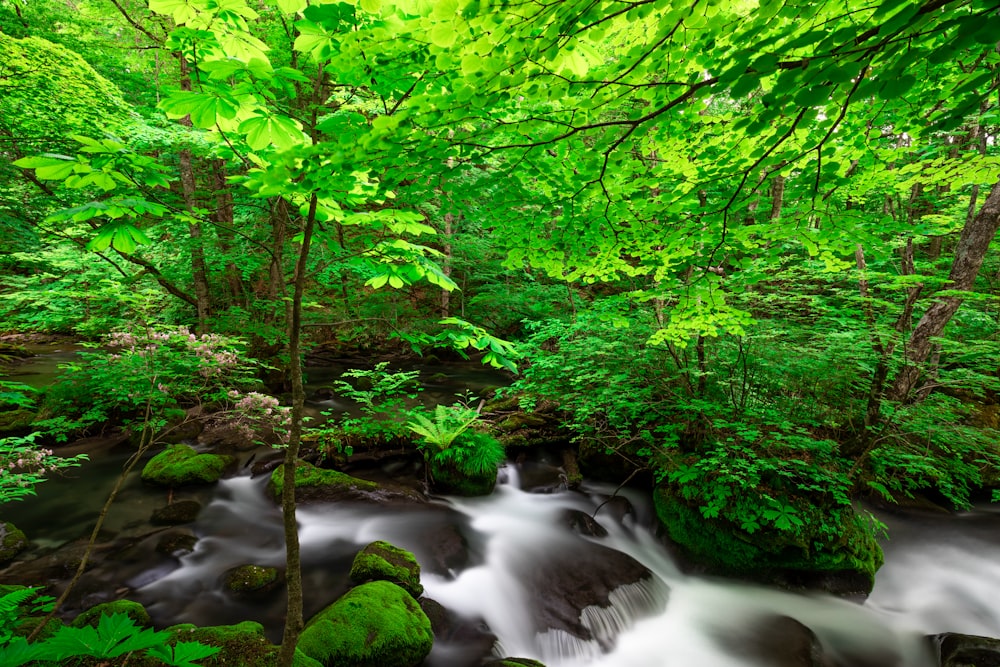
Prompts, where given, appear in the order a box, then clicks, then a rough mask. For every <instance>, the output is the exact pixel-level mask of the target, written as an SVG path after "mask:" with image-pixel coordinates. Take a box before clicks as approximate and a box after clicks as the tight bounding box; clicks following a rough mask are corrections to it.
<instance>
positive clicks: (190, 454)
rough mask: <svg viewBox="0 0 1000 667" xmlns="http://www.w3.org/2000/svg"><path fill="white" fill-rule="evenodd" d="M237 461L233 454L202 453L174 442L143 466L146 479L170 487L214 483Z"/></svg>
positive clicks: (147, 481)
mask: <svg viewBox="0 0 1000 667" xmlns="http://www.w3.org/2000/svg"><path fill="white" fill-rule="evenodd" d="M235 460H236V459H234V458H233V457H232V456H221V455H218V454H199V453H198V452H197V451H195V449H194V448H193V447H191V446H189V445H170V446H169V447H167V448H166V449H165V450H163V451H162V452H160V453H159V454H157V455H156V456H154V457H153V458H152V459H150V461H149V463H147V464H146V467H145V468H143V469H142V481H144V482H146V483H147V484H156V485H159V486H169V487H178V486H186V485H189V484H213V483H215V482H218V481H219V479H220V478H221V477H222V473H223V472H224V471H225V469H226V468H227V467H229V466H230V465H232V463H233V462H234V461H235Z"/></svg>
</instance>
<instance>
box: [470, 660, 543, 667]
mask: <svg viewBox="0 0 1000 667" xmlns="http://www.w3.org/2000/svg"><path fill="white" fill-rule="evenodd" d="M483 667H545V665H543V664H542V663H540V662H538V661H537V660H531V659H529V658H504V659H503V660H492V661H490V662H487V663H486V664H485V665H483Z"/></svg>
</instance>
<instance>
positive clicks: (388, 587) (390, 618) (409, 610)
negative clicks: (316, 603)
mask: <svg viewBox="0 0 1000 667" xmlns="http://www.w3.org/2000/svg"><path fill="white" fill-rule="evenodd" d="M433 642H434V635H433V633H432V632H431V622H430V620H429V619H428V618H427V615H426V614H424V612H423V610H422V609H421V608H420V605H418V604H417V602H416V600H414V599H413V596H411V595H410V594H409V593H407V592H406V591H405V590H403V589H402V588H400V587H399V586H397V585H396V584H393V583H390V582H388V581H373V582H371V583H368V584H363V585H361V586H358V587H357V588H354V589H352V590H351V591H349V592H348V593H347V594H346V595H344V596H343V597H342V598H340V599H339V600H337V601H336V602H334V603H333V604H332V605H330V606H329V607H327V608H326V609H324V610H322V611H321V612H319V613H318V614H316V616H314V617H313V618H312V619H311V620H310V621H309V623H308V625H306V628H305V630H303V631H302V636H301V637H300V638H299V645H298V648H299V650H300V651H302V653H304V654H305V655H307V656H308V657H310V658H312V659H313V660H316V661H318V662H319V663H321V664H323V665H325V666H326V667H334V666H336V667H347V666H350V667H388V666H389V665H391V666H392V667H416V665H419V664H420V663H421V662H423V660H424V658H425V657H426V656H427V654H428V653H430V650H431V646H432V644H433Z"/></svg>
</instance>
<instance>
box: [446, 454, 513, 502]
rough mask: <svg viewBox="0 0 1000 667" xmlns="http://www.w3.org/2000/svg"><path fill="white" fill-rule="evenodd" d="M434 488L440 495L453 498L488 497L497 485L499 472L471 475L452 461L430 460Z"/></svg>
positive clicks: (492, 471)
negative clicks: (443, 494)
mask: <svg viewBox="0 0 1000 667" xmlns="http://www.w3.org/2000/svg"><path fill="white" fill-rule="evenodd" d="M430 468H431V480H432V486H433V488H434V490H435V491H437V492H438V493H446V494H449V495H453V496H465V497H469V498H471V497H475V496H488V495H490V494H491V493H493V487H494V486H496V483H497V471H496V469H493V470H491V471H487V472H484V473H481V474H469V473H467V472H463V471H461V470H459V469H458V467H457V466H456V465H455V464H454V463H453V462H452V461H440V460H438V459H433V458H432V459H431V460H430Z"/></svg>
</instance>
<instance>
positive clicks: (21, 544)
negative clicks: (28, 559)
mask: <svg viewBox="0 0 1000 667" xmlns="http://www.w3.org/2000/svg"><path fill="white" fill-rule="evenodd" d="M27 548H28V538H27V536H26V535H25V534H24V533H23V532H22V531H20V530H19V529H18V528H17V526H15V525H14V524H12V523H7V522H3V523H0V563H6V562H8V561H11V560H13V559H14V557H15V556H17V555H18V554H19V553H21V552H22V551H24V550H25V549H27Z"/></svg>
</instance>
